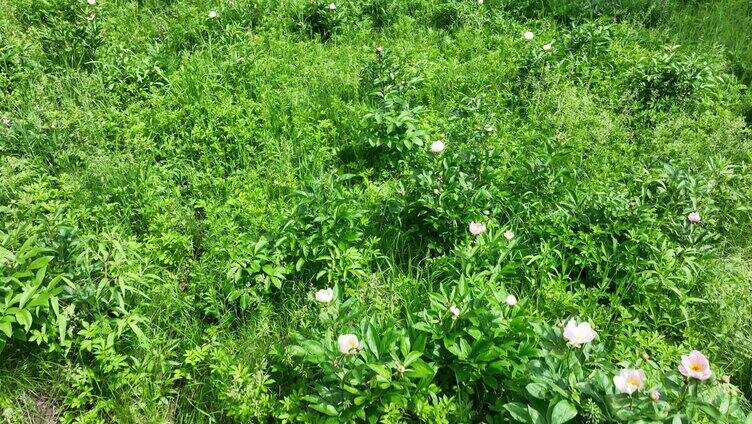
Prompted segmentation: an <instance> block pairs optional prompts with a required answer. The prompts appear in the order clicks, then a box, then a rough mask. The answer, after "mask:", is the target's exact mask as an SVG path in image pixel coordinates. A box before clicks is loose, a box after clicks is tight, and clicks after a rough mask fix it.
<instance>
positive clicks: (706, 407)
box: [697, 402, 721, 421]
mask: <svg viewBox="0 0 752 424" xmlns="http://www.w3.org/2000/svg"><path fill="white" fill-rule="evenodd" d="M697 407H698V408H700V410H701V411H702V412H704V413H705V415H707V416H708V417H710V418H712V419H713V421H718V420H719V419H720V418H721V412H720V411H719V410H718V408H716V407H715V406H713V405H711V404H709V403H705V402H698V403H697Z"/></svg>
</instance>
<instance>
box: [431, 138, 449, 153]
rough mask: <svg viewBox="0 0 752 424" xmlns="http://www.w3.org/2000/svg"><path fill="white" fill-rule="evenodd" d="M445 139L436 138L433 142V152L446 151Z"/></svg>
mask: <svg viewBox="0 0 752 424" xmlns="http://www.w3.org/2000/svg"><path fill="white" fill-rule="evenodd" d="M444 147H446V146H444V140H436V141H434V142H433V143H431V153H436V154H439V153H441V152H443V151H444Z"/></svg>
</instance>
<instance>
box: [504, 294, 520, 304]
mask: <svg viewBox="0 0 752 424" xmlns="http://www.w3.org/2000/svg"><path fill="white" fill-rule="evenodd" d="M504 302H506V303H507V305H509V306H514V305H516V304H517V297H515V295H513V294H510V295H509V296H507V298H506V299H504Z"/></svg>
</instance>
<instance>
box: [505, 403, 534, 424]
mask: <svg viewBox="0 0 752 424" xmlns="http://www.w3.org/2000/svg"><path fill="white" fill-rule="evenodd" d="M504 409H506V410H507V412H509V415H511V416H512V418H514V419H515V420H517V421H519V422H521V423H527V422H530V414H528V413H527V408H526V407H525V405H523V404H521V403H519V402H512V403H508V404H506V405H504Z"/></svg>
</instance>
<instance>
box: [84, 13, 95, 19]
mask: <svg viewBox="0 0 752 424" xmlns="http://www.w3.org/2000/svg"><path fill="white" fill-rule="evenodd" d="M96 17H97V15H95V14H93V13H90V14H89V16H87V17H86V20H87V21H93V20H94V18H96Z"/></svg>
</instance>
